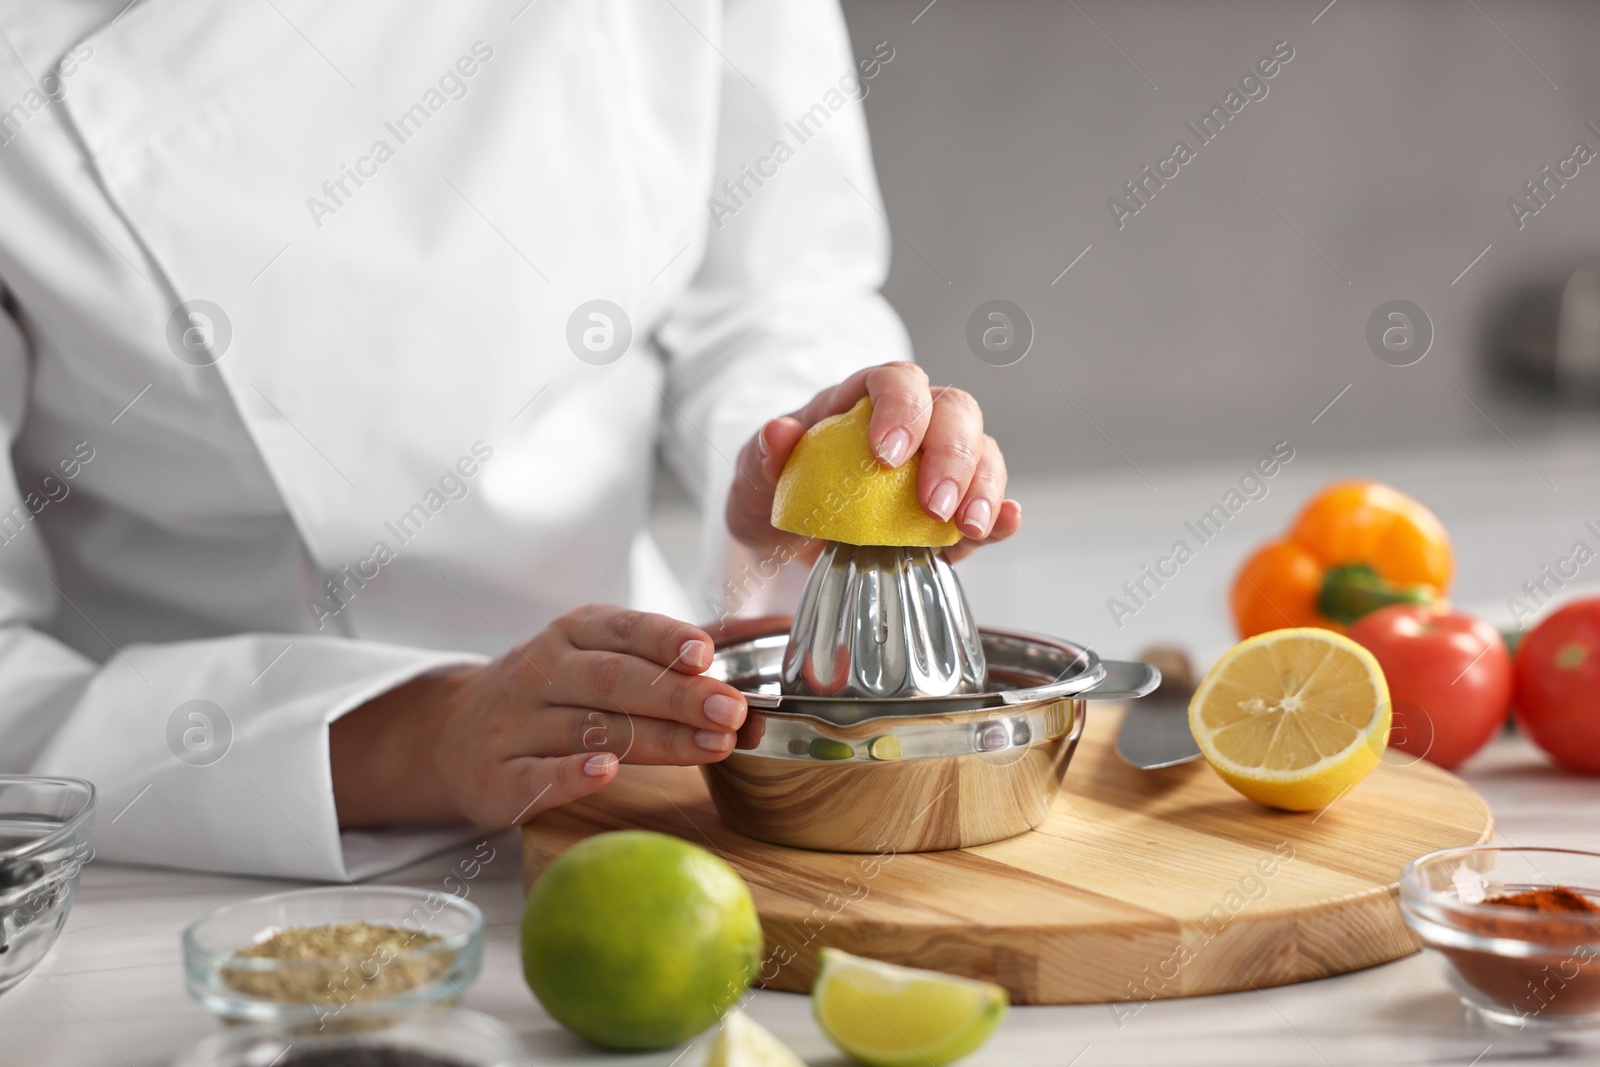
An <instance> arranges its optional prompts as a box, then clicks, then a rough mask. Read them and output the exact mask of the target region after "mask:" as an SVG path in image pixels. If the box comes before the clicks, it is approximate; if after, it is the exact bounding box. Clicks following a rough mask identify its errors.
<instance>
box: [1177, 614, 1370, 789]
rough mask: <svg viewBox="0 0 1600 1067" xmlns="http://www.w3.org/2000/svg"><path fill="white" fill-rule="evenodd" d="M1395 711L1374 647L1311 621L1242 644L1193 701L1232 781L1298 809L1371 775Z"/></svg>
mask: <svg viewBox="0 0 1600 1067" xmlns="http://www.w3.org/2000/svg"><path fill="white" fill-rule="evenodd" d="M1389 719H1390V706H1389V686H1388V683H1386V682H1385V681H1384V678H1383V669H1382V668H1381V667H1379V666H1378V661H1377V660H1376V659H1373V657H1372V653H1370V652H1368V651H1367V650H1366V649H1364V648H1362V647H1361V646H1360V645H1358V644H1356V643H1355V642H1354V641H1352V640H1350V639H1349V638H1348V637H1345V636H1344V635H1342V634H1336V633H1334V632H1333V631H1332V630H1320V629H1315V628H1311V627H1306V628H1298V629H1292V630H1271V631H1269V632H1267V633H1264V634H1258V635H1256V636H1255V637H1252V638H1249V639H1248V640H1245V641H1241V642H1239V643H1238V644H1237V645H1234V646H1233V648H1231V649H1229V650H1228V651H1227V653H1226V654H1224V655H1223V657H1222V658H1221V659H1220V660H1218V661H1217V664H1216V666H1214V667H1212V668H1211V671H1210V673H1208V674H1207V675H1206V676H1205V679H1204V680H1203V681H1202V682H1201V683H1200V687H1199V688H1198V689H1196V690H1195V691H1194V696H1193V697H1192V698H1191V699H1190V701H1189V730H1190V731H1191V732H1192V733H1193V734H1194V739H1195V741H1196V742H1197V743H1198V744H1199V746H1200V751H1201V753H1202V754H1204V756H1205V758H1206V761H1207V762H1209V763H1210V764H1211V766H1212V767H1213V768H1215V769H1216V772H1217V773H1218V774H1220V775H1221V776H1222V778H1223V780H1225V781H1226V782H1227V783H1228V784H1229V785H1231V786H1233V787H1234V788H1235V789H1237V790H1238V791H1239V792H1241V793H1243V794H1244V795H1245V796H1247V797H1249V798H1250V799H1251V800H1254V801H1257V802H1258V803H1261V804H1266V805H1267V806H1269V807H1274V808H1286V809H1288V810H1289V811H1311V810H1314V809H1316V808H1323V807H1326V806H1328V805H1329V804H1331V803H1333V802H1334V801H1335V800H1337V799H1338V798H1339V797H1341V796H1343V795H1344V794H1345V793H1346V792H1348V791H1349V790H1350V789H1351V788H1352V787H1353V786H1354V785H1355V784H1356V783H1357V782H1359V781H1361V779H1363V778H1365V777H1366V776H1367V775H1369V774H1371V773H1372V769H1373V768H1374V767H1376V766H1377V765H1378V759H1379V757H1381V756H1382V755H1383V750H1384V749H1385V748H1387V747H1388V744H1389Z"/></svg>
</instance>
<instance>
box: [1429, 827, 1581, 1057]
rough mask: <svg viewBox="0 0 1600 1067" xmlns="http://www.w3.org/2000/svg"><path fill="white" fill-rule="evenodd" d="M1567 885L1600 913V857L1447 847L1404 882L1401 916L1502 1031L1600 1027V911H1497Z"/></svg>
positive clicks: (1459, 989) (1469, 1001) (1465, 998)
mask: <svg viewBox="0 0 1600 1067" xmlns="http://www.w3.org/2000/svg"><path fill="white" fill-rule="evenodd" d="M1552 886H1564V887H1566V888H1568V889H1572V890H1576V891H1577V892H1579V893H1581V894H1582V895H1583V896H1586V897H1588V898H1589V899H1590V900H1592V901H1593V902H1594V903H1595V904H1596V905H1600V853H1594V852H1581V851H1577V850H1574V849H1564V848H1495V847H1491V846H1480V845H1468V846H1465V847H1462V848H1447V849H1445V850H1443V851H1441V852H1433V853H1430V854H1428V855H1426V856H1422V857H1420V858H1418V859H1415V860H1412V861H1411V862H1410V863H1409V864H1407V865H1406V868H1405V870H1404V871H1402V872H1401V874H1400V911H1401V914H1402V915H1403V916H1404V917H1405V921H1406V924H1407V925H1408V926H1410V927H1411V929H1412V930H1413V931H1415V933H1416V935H1417V937H1418V938H1420V939H1421V940H1422V944H1423V946H1424V947H1426V948H1429V949H1431V950H1433V951H1434V952H1436V953H1438V955H1439V956H1440V957H1441V958H1442V959H1443V961H1444V964H1445V971H1446V975H1447V977H1448V979H1449V981H1450V985H1451V988H1452V989H1454V990H1455V993H1456V995H1457V996H1458V997H1460V998H1461V1000H1462V1002H1463V1003H1465V1004H1466V1005H1467V1006H1468V1007H1471V1008H1473V1009H1475V1010H1476V1011H1478V1012H1479V1013H1480V1014H1482V1015H1483V1016H1484V1017H1486V1018H1488V1019H1491V1020H1493V1021H1495V1022H1497V1023H1501V1024H1504V1025H1507V1026H1513V1027H1516V1028H1517V1029H1519V1030H1520V1029H1524V1028H1561V1027H1580V1026H1596V1025H1600V911H1596V912H1583V911H1542V912H1541V911H1535V910H1533V909H1532V908H1525V907H1517V906H1514V905H1509V904H1495V903H1492V898H1493V897H1496V896H1500V895H1503V894H1508V893H1520V892H1527V891H1532V890H1537V889H1549V888H1551V887H1552Z"/></svg>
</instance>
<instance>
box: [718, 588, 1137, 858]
mask: <svg viewBox="0 0 1600 1067" xmlns="http://www.w3.org/2000/svg"><path fill="white" fill-rule="evenodd" d="M789 626H790V620H789V619H788V618H787V617H769V618H765V619H752V620H738V621H735V622H733V623H730V624H727V625H725V626H724V627H722V629H721V630H720V631H719V633H718V635H717V654H716V658H715V661H714V662H713V664H712V667H711V669H710V670H709V671H708V672H707V673H708V674H711V675H713V676H714V677H718V678H722V679H724V680H726V681H727V682H728V683H729V684H731V685H733V686H734V687H735V688H737V689H740V690H742V691H743V692H744V693H745V694H746V697H747V700H748V702H749V705H750V714H749V717H748V719H747V720H746V722H745V725H744V727H743V728H742V729H741V730H740V731H739V741H738V746H737V747H736V748H735V750H734V751H733V752H732V753H731V754H730V755H729V756H728V758H727V759H725V760H723V761H721V762H719V763H714V764H710V765H709V766H706V767H704V768H703V771H704V773H705V777H706V782H707V784H708V785H709V786H710V789H711V797H712V800H713V801H714V802H715V803H716V806H717V811H718V812H719V813H720V814H721V816H722V819H723V821H724V822H726V823H727V824H728V825H729V826H730V827H732V828H733V829H735V830H737V831H738V832H740V833H742V834H746V835H748V836H750V837H754V838H758V839H760V840H762V841H770V842H772V843H774V844H779V845H791V846H794V847H797V848H810V849H818V850H822V851H829V852H929V851H934V850H937V849H947V848H962V847H965V846H967V845H979V844H983V843H985V842H989V841H998V840H1000V839H1002V838H1006V837H1011V836H1013V835H1015V834H1019V833H1022V832H1023V831H1024V830H1029V829H1031V828H1033V827H1035V826H1037V825H1039V823H1041V822H1043V821H1044V818H1045V816H1046V815H1047V814H1048V813H1049V810H1050V803H1051V801H1052V800H1053V799H1054V797H1055V794H1056V790H1057V788H1058V787H1059V785H1060V783H1061V778H1062V776H1063V775H1064V774H1066V770H1067V764H1068V762H1069V761H1070V760H1071V758H1072V752H1073V749H1074V748H1075V747H1076V746H1077V743H1078V738H1079V736H1080V735H1081V734H1082V733H1083V723H1084V716H1085V704H1086V702H1087V701H1089V700H1128V699H1132V698H1135V697H1140V696H1143V695H1144V694H1146V693H1148V692H1150V691H1151V690H1153V689H1154V688H1155V687H1156V685H1157V683H1158V682H1159V681H1160V678H1161V676H1160V673H1159V672H1158V671H1156V669H1155V668H1154V667H1151V666H1149V665H1148V664H1144V663H1128V662H1115V661H1103V660H1101V659H1100V658H1099V657H1098V656H1096V655H1095V654H1094V652H1093V651H1091V650H1090V649H1087V648H1084V647H1082V646H1080V645H1075V644H1072V643H1071V642H1068V641H1060V640H1056V639H1054V638H1049V637H1040V636H1036V635H1033V634H1025V633H1017V632H1013V631H1009V630H990V629H981V630H980V631H979V633H980V636H981V639H982V642H983V652H984V657H985V659H986V661H987V664H988V676H989V684H988V686H987V689H986V691H985V692H981V693H969V694H960V695H954V696H908V697H895V698H888V699H872V698H858V697H820V696H811V695H806V694H794V693H785V692H783V687H782V672H783V662H784V653H785V650H786V647H787V645H788V632H789Z"/></svg>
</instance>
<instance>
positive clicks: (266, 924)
mask: <svg viewBox="0 0 1600 1067" xmlns="http://www.w3.org/2000/svg"><path fill="white" fill-rule="evenodd" d="M183 956H184V972H185V978H186V981H187V983H188V987H189V994H190V995H191V996H192V997H194V998H195V1000H197V1001H199V1002H200V1004H201V1005H202V1006H204V1007H205V1008H207V1009H208V1010H210V1011H211V1012H213V1013H215V1014H216V1015H218V1016H221V1017H222V1018H223V1019H226V1020H229V1021H234V1022H246V1021H248V1022H263V1023H273V1024H278V1025H280V1026H286V1027H289V1028H292V1029H294V1030H295V1031H296V1032H314V1031H323V1030H329V1029H333V1030H346V1029H361V1028H364V1027H369V1026H372V1025H375V1024H376V1025H382V1024H384V1023H386V1022H390V1021H393V1020H394V1019H396V1018H399V1017H402V1016H404V1015H406V1014H407V1013H409V1012H412V1011H414V1010H416V1009H419V1008H423V1007H428V1006H432V1005H437V1004H441V1003H447V1002H450V1001H453V1000H454V999H455V998H456V996H457V995H458V994H460V993H461V992H462V991H463V990H465V989H466V988H467V986H469V985H471V984H472V982H473V980H474V979H476V978H477V977H478V971H479V969H480V968H481V966H482V963H483V914H482V913H481V912H479V911H478V908H477V906H476V905H473V904H469V903H468V902H467V901H465V900H462V899H461V898H459V897H456V896H452V895H449V894H446V893H439V892H430V891H426V890H420V889H408V888H403V887H396V886H370V887H363V886H338V887H330V888H324V889H304V890H298V891H295V892H290V893H275V894H273V895H271V896H265V897H256V898H255V899H253V900H247V901H244V902H243V903H240V904H229V905H227V906H225V907H221V908H218V909H217V910H215V911H213V912H211V913H210V914H209V915H207V916H206V917H205V918H203V919H201V920H200V921H199V922H196V923H195V924H193V925H192V926H190V927H189V928H188V929H187V930H185V931H184V932H183Z"/></svg>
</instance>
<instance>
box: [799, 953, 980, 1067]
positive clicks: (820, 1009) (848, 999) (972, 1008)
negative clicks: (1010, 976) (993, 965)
mask: <svg viewBox="0 0 1600 1067" xmlns="http://www.w3.org/2000/svg"><path fill="white" fill-rule="evenodd" d="M1008 1003H1009V1002H1008V1000H1007V998H1006V991H1005V990H1004V989H1002V988H1000V987H999V986H997V985H995V984H994V983H993V982H980V981H978V980H977V979H973V978H958V977H956V976H955V975H951V974H940V973H939V972H938V971H923V970H917V969H916V968H913V967H897V966H895V965H894V964H891V963H882V962H880V961H878V960H869V959H863V958H862V957H860V956H852V955H850V954H849V953H847V952H840V951H839V950H838V949H832V948H825V949H823V950H822V966H821V968H820V970H819V971H818V972H817V981H816V984H814V985H813V986H812V987H811V1010H812V1011H813V1012H814V1013H815V1015H816V1017H817V1025H818V1026H820V1027H822V1032H823V1033H825V1034H827V1035H828V1037H829V1038H830V1039H832V1041H833V1043H834V1044H836V1045H838V1046H839V1048H840V1049H842V1050H843V1051H844V1052H845V1053H846V1054H847V1055H849V1056H850V1057H851V1058H853V1059H856V1060H859V1061H860V1062H862V1063H865V1064H868V1065H869V1067H943V1065H944V1064H947V1063H954V1062H955V1061H956V1060H958V1059H960V1058H961V1057H963V1056H966V1055H969V1054H971V1053H973V1052H975V1051H977V1049H978V1047H979V1046H980V1045H982V1044H983V1043H984V1042H985V1041H987V1040H989V1036H990V1035H991V1034H993V1033H994V1030H995V1027H997V1026H999V1025H1000V1020H1001V1019H1002V1018H1003V1017H1004V1016H1005V1013H1006V1005H1007V1004H1008Z"/></svg>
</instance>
